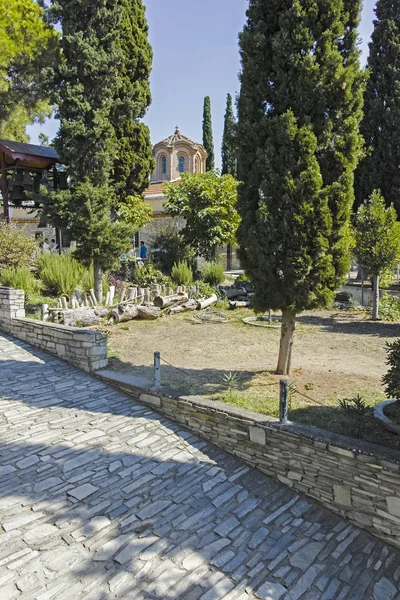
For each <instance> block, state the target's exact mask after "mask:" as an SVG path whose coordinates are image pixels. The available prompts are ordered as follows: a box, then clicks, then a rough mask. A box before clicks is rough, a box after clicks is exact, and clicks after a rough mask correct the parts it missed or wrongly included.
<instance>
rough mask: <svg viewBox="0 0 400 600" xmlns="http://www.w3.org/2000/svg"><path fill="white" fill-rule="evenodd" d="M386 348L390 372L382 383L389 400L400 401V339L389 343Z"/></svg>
mask: <svg viewBox="0 0 400 600" xmlns="http://www.w3.org/2000/svg"><path fill="white" fill-rule="evenodd" d="M386 348H387V360H386V364H387V365H389V370H388V372H387V373H386V375H384V376H383V377H382V382H383V384H384V385H385V392H386V395H387V397H388V398H397V399H400V339H397V340H396V341H394V342H391V343H387V344H386Z"/></svg>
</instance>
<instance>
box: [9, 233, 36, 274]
mask: <svg viewBox="0 0 400 600" xmlns="http://www.w3.org/2000/svg"><path fill="white" fill-rule="evenodd" d="M38 253H39V248H38V245H37V243H36V241H35V240H34V239H33V237H30V236H28V234H27V232H26V231H25V230H24V229H22V228H21V227H18V226H17V225H15V224H13V223H5V222H2V223H0V271H1V270H3V269H6V268H8V267H10V268H17V267H30V266H32V265H33V264H34V262H35V259H36V257H37V255H38Z"/></svg>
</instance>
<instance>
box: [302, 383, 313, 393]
mask: <svg viewBox="0 0 400 600" xmlns="http://www.w3.org/2000/svg"><path fill="white" fill-rule="evenodd" d="M304 389H305V390H307V391H311V390H313V389H314V384H313V382H312V381H307V383H305V384H304Z"/></svg>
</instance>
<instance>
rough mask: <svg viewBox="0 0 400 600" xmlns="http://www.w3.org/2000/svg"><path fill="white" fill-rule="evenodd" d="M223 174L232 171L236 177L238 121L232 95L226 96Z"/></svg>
mask: <svg viewBox="0 0 400 600" xmlns="http://www.w3.org/2000/svg"><path fill="white" fill-rule="evenodd" d="M221 150H222V152H221V154H222V170H221V172H222V175H227V174H228V173H230V174H231V175H233V176H234V177H236V162H237V148H236V123H235V117H234V115H233V106H232V96H231V95H230V94H228V95H227V97H226V111H225V118H224V133H223V136H222V149H221Z"/></svg>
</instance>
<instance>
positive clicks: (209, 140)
mask: <svg viewBox="0 0 400 600" xmlns="http://www.w3.org/2000/svg"><path fill="white" fill-rule="evenodd" d="M203 146H204V148H205V149H206V152H207V154H208V156H207V159H206V171H213V170H214V162H215V160H214V142H213V132H212V122H211V100H210V96H206V97H205V98H204V107H203Z"/></svg>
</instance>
